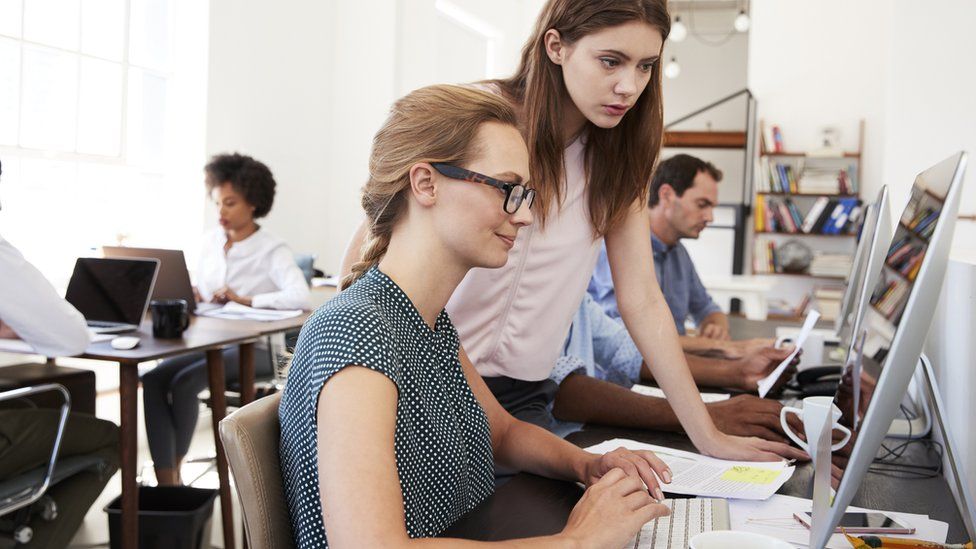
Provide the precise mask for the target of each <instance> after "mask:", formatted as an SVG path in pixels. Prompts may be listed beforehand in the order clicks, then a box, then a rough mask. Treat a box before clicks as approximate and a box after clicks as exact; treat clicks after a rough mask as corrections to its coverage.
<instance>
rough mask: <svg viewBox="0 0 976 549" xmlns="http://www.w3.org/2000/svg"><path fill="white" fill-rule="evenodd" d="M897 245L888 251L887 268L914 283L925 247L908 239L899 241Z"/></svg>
mask: <svg viewBox="0 0 976 549" xmlns="http://www.w3.org/2000/svg"><path fill="white" fill-rule="evenodd" d="M899 243H901V244H900V245H898V246H897V247H895V248H893V249H889V253H888V259H887V263H888V267H890V268H892V269H894V270H896V271H898V272H899V273H901V275H902V276H904V277H905V278H907V279H908V280H911V281H914V280H915V276H916V275H918V269H919V268H920V267H921V266H922V259H923V258H924V257H925V249H926V248H927V246H926V245H925V244H922V243H919V242H918V241H915V240H911V239H908V238H904V239H901V240H899ZM896 244H897V243H896Z"/></svg>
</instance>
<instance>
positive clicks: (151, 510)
mask: <svg viewBox="0 0 976 549" xmlns="http://www.w3.org/2000/svg"><path fill="white" fill-rule="evenodd" d="M216 497H217V490H204V489H202V488H190V487H189V486H140V487H139V549H202V548H204V547H210V518H211V516H212V515H213V504H214V499H215V498H216ZM105 512H106V513H108V532H109V541H110V544H111V549H121V548H122V496H119V497H117V498H115V499H114V500H112V502H111V503H109V504H108V505H106V506H105Z"/></svg>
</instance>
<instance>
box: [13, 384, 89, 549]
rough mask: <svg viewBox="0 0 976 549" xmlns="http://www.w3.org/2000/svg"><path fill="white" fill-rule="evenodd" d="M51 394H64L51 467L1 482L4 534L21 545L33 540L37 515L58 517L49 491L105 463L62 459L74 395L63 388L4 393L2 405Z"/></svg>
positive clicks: (51, 386) (85, 458)
mask: <svg viewBox="0 0 976 549" xmlns="http://www.w3.org/2000/svg"><path fill="white" fill-rule="evenodd" d="M51 391H55V392H59V393H61V396H62V397H63V402H62V404H61V415H60V417H59V419H58V428H57V433H56V435H55V437H54V444H53V446H52V448H51V457H50V458H49V459H48V463H47V465H46V466H43V467H38V468H36V469H33V470H30V471H27V472H26V473H22V474H20V475H17V476H14V477H11V478H9V479H6V480H4V481H2V482H0V535H6V536H7V537H10V538H12V539H13V540H14V541H15V542H17V543H18V544H24V545H26V544H28V543H29V542H30V540H31V538H33V536H34V530H33V529H32V528H31V527H30V526H29V524H30V521H31V518H32V516H33V515H34V514H35V513H39V514H40V516H41V518H42V519H43V520H45V521H52V520H55V519H56V518H57V516H58V510H57V504H56V503H55V502H54V500H53V499H51V498H50V497H48V496H46V495H45V493H46V492H47V489H48V488H50V487H51V486H53V485H54V484H57V483H58V482H61V481H62V480H64V479H66V478H68V477H70V476H72V475H75V474H76V473H79V472H81V471H84V470H87V469H89V468H93V467H98V466H100V464H101V459H100V458H97V457H90V456H73V457H71V458H67V459H63V460H58V451H59V450H60V448H61V439H62V438H63V437H64V427H65V424H67V422H68V412H69V410H70V409H71V396H70V395H69V394H68V390H67V389H65V388H64V386H63V385H58V384H56V383H46V384H43V385H35V386H33V387H22V388H19V389H13V390H10V391H3V392H0V402H3V401H10V400H16V399H21V398H25V397H31V396H34V395H37V394H39V393H45V392H51ZM68 503H70V502H68Z"/></svg>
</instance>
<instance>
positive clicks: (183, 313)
mask: <svg viewBox="0 0 976 549" xmlns="http://www.w3.org/2000/svg"><path fill="white" fill-rule="evenodd" d="M149 310H150V311H151V312H152V324H153V337H159V338H166V339H173V338H177V337H183V330H186V328H187V327H188V326H189V325H190V312H189V305H188V304H187V303H186V300H185V299H154V300H152V301H150V302H149Z"/></svg>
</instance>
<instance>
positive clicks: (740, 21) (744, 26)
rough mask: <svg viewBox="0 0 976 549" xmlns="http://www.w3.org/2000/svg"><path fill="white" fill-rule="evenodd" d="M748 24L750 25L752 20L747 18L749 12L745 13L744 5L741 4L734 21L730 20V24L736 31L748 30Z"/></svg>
mask: <svg viewBox="0 0 976 549" xmlns="http://www.w3.org/2000/svg"><path fill="white" fill-rule="evenodd" d="M750 25H752V20H751V19H749V14H748V13H746V7H745V5H742V6H740V7H739V15H736V16H735V21H733V22H732V26H733V27H735V30H736V31H737V32H748V31H749V27H750Z"/></svg>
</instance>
